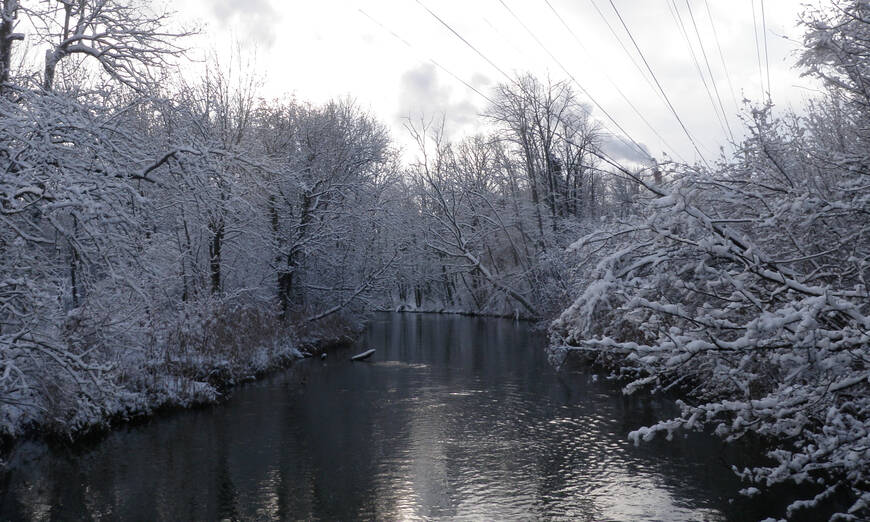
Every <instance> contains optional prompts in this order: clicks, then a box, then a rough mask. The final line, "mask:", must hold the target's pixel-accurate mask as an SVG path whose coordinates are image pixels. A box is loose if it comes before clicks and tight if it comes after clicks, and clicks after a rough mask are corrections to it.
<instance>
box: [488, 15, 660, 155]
mask: <svg viewBox="0 0 870 522" xmlns="http://www.w3.org/2000/svg"><path fill="white" fill-rule="evenodd" d="M499 3H501V5H502V6H503V7H504V8H505V9H506V10H507V12H508V13H510V15H511V16H513V17H514V20H516V21H517V23H519V24H520V26H522V28H523V29H525V30H526V32H527V33H529V36H531V37H532V39H534V40H535V42H536V43H537V44H538V45H539V46H540V47H541V49H543V50H544V52H545V53H547V55H548V56H549V57H550V59H551V60H553V62H555V63H556V65H558V66H559V67H560V68H561V69H562V71H564V72H565V74H567V75H568V77H569V78H571V80H572V81H573V82H574V83H575V84H577V87H579V88H580V90H581V91H583V94H585V95H586V97H587V98H589V100H590V101H591V102H592V103H593V104H595V106H596V107H598V109H599V110H600V111H601V112H602V113H604V115H605V116H607V119H609V120H610V121H611V122H612V123H613V124H614V125H615V126H616V128H617V129H619V131H620V132H622V134H623V135H625V137H626V138H628V139H629V140H630V141H631V144H634V146H635V147H636V148H637V150H639V151H640V153H641V154H643V155H644V156H647V157H649V153H648V152H647V151H645V150H644V149H643V147H641V146H640V144H639V143H638V142H637V141H635V140H634V138H632V137H631V135H629V134H628V132H626V130H625V129H624V128H622V125H620V124H619V122H617V121H616V119H614V118H613V116H611V115H610V113H609V112H607V110H606V109H605V108H604V107H602V106H601V104H600V103H598V101H597V100H596V99H595V97H593V96H592V94H591V93H590V92H589V91H587V90H586V88H585V87H583V85H582V84H581V83H580V82H579V81H577V78H575V77H574V75H573V74H571V72H570V71H569V70H568V69H567V68H566V67H565V66H564V65H562V62H560V61H559V59H558V58H556V56H555V55H553V53H551V52H550V50H549V49H547V46H545V45H544V44H543V42H541V40H540V39H539V38H538V37H537V35H535V33H534V32H532V30H531V29H529V27H528V26H527V25H526V24H525V23H523V21H522V20H521V19H520V17H518V16H517V15H516V13H514V12H513V10H512V9H511V8H510V7H509V6H508V5H507V4H506V3H505V2H504V0H499ZM626 145H630V144H629V143H626Z"/></svg>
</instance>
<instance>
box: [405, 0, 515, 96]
mask: <svg viewBox="0 0 870 522" xmlns="http://www.w3.org/2000/svg"><path fill="white" fill-rule="evenodd" d="M417 3H418V4H420V6H422V7H423V9H425V10H426V11H427V12H428V13H429V14H430V15H432V17H433V18H435V19H436V20H438V21H439V22H441V25H443V26H444V27H446V28H447V29H448V30H449V31H450V32H451V33H453V34H454V35H456V37H457V38H459V39H460V40H462V42H463V43H465V45H467V46H468V47H470V48H471V50H473V51H474V52H476V53H477V55H478V56H480V57H481V58H483V59H484V60H485V61H486V63H488V64H489V65H491V66H492V67H493V68H494V69H495V70H496V71H498V72H500V73H501V74H502V76H504V77H505V78H507V79H508V80H511V81H513V80H512V79H511V77H510V75H508V73H506V72H504V71H503V70H502V69H501V68H500V67H499V66H498V65H496V64H495V63H493V61H492V60H490V59H489V58H487V57H486V55H484V54H483V53H482V52H480V51H479V50H478V49H477V47H475V46H473V45H471V43H470V42H469V41H468V40H466V39H465V38H463V37H462V35H461V34H459V33H458V32H456V31H455V30H454V29H453V28H452V27H450V24H448V23H447V22H445V21H444V20H442V19H441V17H439V16H438V15H437V14H435V13H433V12H432V10H431V9H429V8H428V7H426V5H425V4H424V3H423V2H421V1H420V0H417Z"/></svg>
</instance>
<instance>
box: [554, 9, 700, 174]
mask: <svg viewBox="0 0 870 522" xmlns="http://www.w3.org/2000/svg"><path fill="white" fill-rule="evenodd" d="M544 2H546V3H547V6H548V7H549V8H550V10H551V11H553V14H554V15H556V18H558V19H559V21H560V22H561V23H562V25H563V26H564V27H565V29H566V30H567V31H568V32H569V33H571V36H573V37H574V40H575V41H576V42H577V45H579V46H580V49H582V50H583V52H585V53H586V54H587V55H589V56H590V57H592V59H593V60H595V61H596V62H598V60H597V58H596V57H595V55H594V54H592V53H591V52H589V49H587V48H586V46H585V45H583V41H582V40H581V39H580V37H579V36H577V33H575V32H574V30H573V29H571V26H570V25H568V23H567V22H565V19H564V18H562V16H561V15H560V14H559V13H558V12H557V11H556V8H555V7H553V5H552V4H551V3H550V0H544ZM598 66H599V67H598V68H599V70H601V71H602V72H603V73H604V77H605V78H607V81H608V82H610V84H611V85H612V86H613V88H614V89H616V92H617V93H619V95H620V96H621V97H622V99H623V100H625V103H627V104H628V106H629V107H631V109H632V110H633V111H634V113H635V114H637V116H638V117H639V118H640V119H641V121H643V122H644V124H646V126H647V128H648V129H649V130H651V131H652V132H653V134H655V135H656V137H658V139H659V140H661V142H662V144H664V145H665V146H666V147H667V148H669V149H670V150H671V153H673V154H674V155H675V156H677V158H679V159H680V161H683V162H684V163H685V159H684V158H683V157H681V156H680V154H679V153H678V152H677V150H676V149H675V148H674V147H672V146H671V144H670V143H668V142H667V140H665V138H664V137H662V135H661V134H659V132H658V131H657V130H656V129H655V127H653V126H652V125H651V124H650V122H649V121H647V119H646V118H645V117H644V115H643V114H642V113H641V112H640V111H639V110H638V109H637V107H635V105H634V103H632V101H631V100H630V99H629V98H628V96H626V95H625V93H624V92H622V89H620V88H619V85H618V84H617V83H616V82H615V81H613V79H612V78H611V77H610V75H609V74H607V68H606V67H601V64H600V63H598Z"/></svg>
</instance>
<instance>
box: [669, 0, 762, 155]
mask: <svg viewBox="0 0 870 522" xmlns="http://www.w3.org/2000/svg"><path fill="white" fill-rule="evenodd" d="M762 2H763V0H762ZM675 5H676V4H675ZM686 8H687V9H688V10H689V18H691V19H692V26H693V27H694V28H695V36H697V37H698V46H699V47H700V48H701V55H702V56H703V57H704V64H705V65H706V66H707V73H708V74H709V75H710V82H711V83H712V84H713V91H714V92H715V93H716V100H718V101H719V108H720V109H721V110H722V118H724V119H725V126H726V127H728V135H729V136H731V141H732V142H733V141H734V133H733V132H731V125H730V124H729V123H728V115H727V114H726V113H725V106H723V105H722V97H721V96H719V88H718V87H717V86H716V78H714V77H713V69H712V68H710V60H708V59H707V51H706V50H705V49H704V42H703V41H702V40H701V32H700V31H698V24H697V23H696V22H695V15H694V13H692V6H691V4H689V0H686ZM767 82H768V85H769V84H770V79H768V81H767Z"/></svg>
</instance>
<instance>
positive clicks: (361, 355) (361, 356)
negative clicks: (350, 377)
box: [350, 348, 375, 361]
mask: <svg viewBox="0 0 870 522" xmlns="http://www.w3.org/2000/svg"><path fill="white" fill-rule="evenodd" d="M374 353H375V349H374V348H372V349H371V350H366V351H364V352H362V353H358V354H356V355H354V356H353V357H351V358H350V360H351V361H362V360H364V359H368V358H369V357H371V356H372V354H374Z"/></svg>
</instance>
